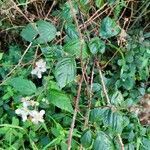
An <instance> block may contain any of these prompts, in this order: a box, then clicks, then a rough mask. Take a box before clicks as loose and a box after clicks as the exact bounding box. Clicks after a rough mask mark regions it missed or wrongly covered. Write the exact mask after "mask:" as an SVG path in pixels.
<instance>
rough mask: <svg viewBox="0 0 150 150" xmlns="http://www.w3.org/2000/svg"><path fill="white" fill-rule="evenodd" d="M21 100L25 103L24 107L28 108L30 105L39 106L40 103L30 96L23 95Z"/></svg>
mask: <svg viewBox="0 0 150 150" xmlns="http://www.w3.org/2000/svg"><path fill="white" fill-rule="evenodd" d="M21 102H22V103H23V107H24V108H27V107H28V106H38V105H39V103H38V102H35V101H33V100H30V98H29V97H25V98H24V97H23V98H22V99H21Z"/></svg>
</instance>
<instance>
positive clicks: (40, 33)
mask: <svg viewBox="0 0 150 150" xmlns="http://www.w3.org/2000/svg"><path fill="white" fill-rule="evenodd" d="M21 36H22V37H23V38H24V39H25V40H26V41H29V42H35V43H38V44H42V43H47V42H50V41H52V40H53V39H54V38H55V36H56V28H55V26H54V25H52V24H51V23H49V22H47V21H44V20H39V21H37V22H35V23H29V24H28V25H27V26H26V27H25V28H24V29H23V30H22V32H21Z"/></svg>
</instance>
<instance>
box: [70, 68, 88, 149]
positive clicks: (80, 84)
mask: <svg viewBox="0 0 150 150" xmlns="http://www.w3.org/2000/svg"><path fill="white" fill-rule="evenodd" d="M85 70H86V68H85ZM85 70H84V71H83V72H82V77H81V80H80V82H79V87H78V92H77V97H76V100H75V109H74V113H73V118H72V123H71V127H70V131H69V136H68V150H70V149H71V142H72V135H73V129H74V126H75V120H76V116H77V112H78V104H79V99H80V93H81V87H82V83H83V78H84V74H85Z"/></svg>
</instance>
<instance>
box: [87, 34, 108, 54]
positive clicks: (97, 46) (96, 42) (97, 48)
mask: <svg viewBox="0 0 150 150" xmlns="http://www.w3.org/2000/svg"><path fill="white" fill-rule="evenodd" d="M88 46H89V49H90V52H91V53H92V54H96V53H97V52H100V53H101V54H103V53H104V52H105V43H104V42H103V41H102V40H100V39H99V38H98V37H95V38H92V39H91V41H90V42H89V44H88Z"/></svg>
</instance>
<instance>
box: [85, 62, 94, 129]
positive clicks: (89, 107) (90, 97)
mask: <svg viewBox="0 0 150 150" xmlns="http://www.w3.org/2000/svg"><path fill="white" fill-rule="evenodd" d="M94 67H95V63H94V64H93V68H92V73H91V81H90V89H89V101H88V110H87V113H86V116H85V122H84V127H87V125H88V122H89V113H90V109H91V103H92V102H91V100H92V88H93V77H94Z"/></svg>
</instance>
